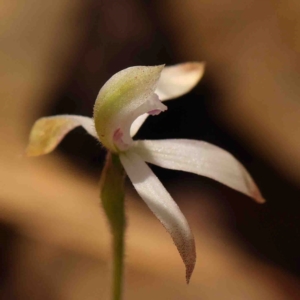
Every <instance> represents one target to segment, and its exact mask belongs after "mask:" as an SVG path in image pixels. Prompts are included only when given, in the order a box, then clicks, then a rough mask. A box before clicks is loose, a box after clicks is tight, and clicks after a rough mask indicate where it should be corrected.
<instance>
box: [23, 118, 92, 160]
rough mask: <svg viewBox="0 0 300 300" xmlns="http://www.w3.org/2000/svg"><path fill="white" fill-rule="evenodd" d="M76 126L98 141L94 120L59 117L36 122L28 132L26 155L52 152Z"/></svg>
mask: <svg viewBox="0 0 300 300" xmlns="http://www.w3.org/2000/svg"><path fill="white" fill-rule="evenodd" d="M78 126H82V127H83V128H84V129H85V130H86V131H87V132H88V133H89V134H90V135H92V136H93V137H95V138H97V139H98V136H97V133H96V131H95V128H94V120H93V119H91V118H88V117H83V116H72V115H60V116H54V117H45V118H41V119H39V120H37V121H36V122H35V124H34V125H33V128H32V130H31V132H30V137H29V144H28V146H27V149H26V154H27V155H28V156H39V155H43V154H47V153H49V152H51V151H53V150H54V149H55V148H56V147H57V145H58V144H59V143H60V142H61V140H62V139H63V138H64V137H65V135H66V134H68V133H69V132H70V131H71V130H72V129H74V128H75V127H78Z"/></svg>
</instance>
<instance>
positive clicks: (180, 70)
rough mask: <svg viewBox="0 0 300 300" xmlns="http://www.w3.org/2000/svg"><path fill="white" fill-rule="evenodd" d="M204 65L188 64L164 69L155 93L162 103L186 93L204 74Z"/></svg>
mask: <svg viewBox="0 0 300 300" xmlns="http://www.w3.org/2000/svg"><path fill="white" fill-rule="evenodd" d="M204 70H205V63H198V62H189V63H183V64H178V65H174V66H169V67H165V68H164V69H163V71H162V73H161V76H160V79H159V82H158V86H157V89H156V91H155V93H156V94H157V95H158V97H159V99H160V100H162V101H165V100H170V99H174V98H177V97H180V96H182V95H184V94H186V93H188V92H189V91H190V90H191V89H192V88H194V87H195V86H196V84H197V83H198V82H199V81H200V79H201V78H202V76H203V74H204Z"/></svg>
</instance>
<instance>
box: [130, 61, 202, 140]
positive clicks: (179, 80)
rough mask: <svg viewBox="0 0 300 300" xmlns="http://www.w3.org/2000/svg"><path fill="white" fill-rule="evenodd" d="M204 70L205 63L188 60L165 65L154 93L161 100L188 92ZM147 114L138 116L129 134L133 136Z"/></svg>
mask: <svg viewBox="0 0 300 300" xmlns="http://www.w3.org/2000/svg"><path fill="white" fill-rule="evenodd" d="M204 70H205V63H198V62H189V63H183V64H177V65H174V66H168V67H165V68H164V69H163V70H162V72H161V76H160V79H159V81H158V85H157V88H156V90H155V93H156V94H157V95H158V98H159V99H160V100H161V101H166V100H171V99H174V98H178V97H180V96H182V95H184V94H186V93H188V92H189V91H190V90H191V89H192V88H193V87H195V86H196V85H197V83H198V82H199V81H200V80H201V78H202V76H203V74H204ZM148 116H149V114H144V115H141V116H140V117H138V118H137V119H136V120H135V121H134V122H133V124H132V126H131V128H130V135H131V136H134V135H135V134H136V133H137V132H138V130H139V129H140V127H141V126H142V125H143V123H144V122H145V121H146V119H147V117H148Z"/></svg>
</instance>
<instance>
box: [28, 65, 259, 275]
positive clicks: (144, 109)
mask: <svg viewBox="0 0 300 300" xmlns="http://www.w3.org/2000/svg"><path fill="white" fill-rule="evenodd" d="M203 72H204V64H202V63H185V64H179V65H175V66H171V67H164V66H163V65H162V66H154V67H143V66H138V67H131V68H128V69H125V70H122V71H120V72H118V73H117V74H115V75H114V76H112V77H111V78H110V79H109V80H108V81H107V82H106V83H105V85H104V86H103V87H102V89H101V90H100V92H99V94H98V97H97V100H96V103H95V107H94V119H92V118H88V117H83V116H72V115H61V116H55V117H46V118H42V119H39V120H38V121H37V122H36V123H35V125H34V127H33V129H32V131H31V134H30V142H29V146H28V148H27V154H28V155H30V156H37V155H42V154H46V153H49V152H51V151H52V150H53V149H54V148H55V147H56V146H57V145H58V144H59V142H60V141H61V140H62V139H63V137H64V136H65V135H66V134H67V133H68V132H69V131H70V130H72V129H74V128H75V127H77V126H82V127H83V128H85V129H86V131H87V132H88V133H89V134H91V135H92V136H94V137H95V138H96V139H98V140H99V141H100V142H101V143H102V145H103V146H105V147H106V148H107V150H109V151H111V152H113V153H115V154H117V155H119V158H120V161H121V162H122V165H123V167H124V169H125V171H126V173H127V174H128V176H129V178H130V180H131V182H132V184H133V185H134V187H135V189H136V190H137V192H138V193H139V195H140V196H141V197H142V199H143V200H144V201H145V202H146V204H147V205H148V207H149V208H150V209H151V211H152V212H153V213H154V214H155V215H156V217H157V218H158V219H159V220H160V222H161V223H162V224H163V225H164V227H165V228H166V230H167V231H168V232H169V234H170V235H171V237H172V239H173V241H174V243H175V245H176V247H177V249H178V251H179V253H180V255H181V257H182V259H183V261H184V264H185V266H186V278H187V280H189V278H190V276H191V274H192V272H193V269H194V266H195V261H196V251H195V242H194V238H193V234H192V232H191V230H190V227H189V225H188V223H187V221H186V219H185V217H184V215H183V214H182V212H181V211H180V209H179V207H178V206H177V204H176V203H175V202H174V200H173V199H172V197H171V196H170V194H169V193H168V192H167V191H166V189H165V188H164V186H163V185H162V184H161V182H160V181H159V180H158V178H157V177H156V176H155V175H154V173H153V172H152V171H151V169H150V168H149V167H148V165H147V164H146V162H148V163H151V164H155V165H158V166H160V167H164V168H168V169H173V170H182V171H186V172H192V173H195V174H198V175H201V176H206V177H209V178H212V179H214V180H217V181H219V182H221V183H223V184H225V185H227V186H229V187H231V188H233V189H235V190H237V191H239V192H242V193H244V194H246V195H248V196H250V197H252V198H253V199H254V200H256V201H257V202H261V203H262V202H264V199H263V198H262V196H261V194H260V192H259V190H258V188H257V186H256V185H255V183H254V181H253V180H252V178H251V176H250V175H249V174H248V172H247V171H246V170H245V168H244V167H243V166H242V165H241V164H240V163H239V162H238V161H237V160H236V159H235V158H234V157H233V156H232V155H230V154H229V153H228V152H226V151H224V150H222V149H220V148H218V147H217V146H214V145H211V144H208V143H205V142H201V141H194V140H184V139H170V140H156V141H150V140H149V141H148V140H145V141H133V140H132V136H134V135H135V133H136V132H137V131H138V129H139V128H140V126H141V125H142V124H143V122H144V121H145V119H146V118H147V116H148V115H149V114H150V115H156V114H158V113H160V112H162V111H165V110H166V109H167V107H166V106H165V105H164V104H163V103H162V102H161V101H165V100H169V99H173V98H176V97H179V96H181V95H183V94H185V93H187V92H188V91H190V90H191V89H192V88H193V87H194V86H195V85H196V84H197V83H198V81H199V80H200V79H201V77H202V75H203Z"/></svg>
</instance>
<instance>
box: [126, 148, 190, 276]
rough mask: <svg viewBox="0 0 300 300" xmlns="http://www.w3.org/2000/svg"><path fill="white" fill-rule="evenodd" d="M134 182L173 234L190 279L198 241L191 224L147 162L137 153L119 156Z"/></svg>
mask: <svg viewBox="0 0 300 300" xmlns="http://www.w3.org/2000/svg"><path fill="white" fill-rule="evenodd" d="M120 159H121V162H122V164H123V166H124V168H125V171H126V172H127V174H128V176H129V178H130V180H131V182H132V184H133V185H134V187H135V189H136V190H137V192H138V193H139V195H140V196H141V197H142V198H143V200H144V201H145V202H146V204H147V205H148V207H149V208H150V209H151V211H152V212H153V213H154V214H155V216H156V217H157V218H158V219H159V220H160V222H161V223H162V224H163V225H164V227H165V228H166V230H167V231H168V232H169V234H170V235H171V237H172V239H173V241H174V243H175V245H176V247H177V249H178V251H179V253H180V255H181V257H182V259H183V262H184V264H185V267H186V278H187V281H189V279H190V277H191V274H192V272H193V269H194V266H195V262H196V252H195V242H194V237H193V234H192V232H191V230H190V227H189V225H188V223H187V221H186V219H185V217H184V215H183V214H182V212H181V211H180V209H179V207H178V206H177V204H176V203H175V202H174V200H173V199H172V197H171V196H170V194H169V193H168V192H167V191H166V189H165V188H164V186H163V185H162V184H161V182H160V181H159V180H158V178H157V177H156V176H155V175H154V173H153V172H152V171H151V169H150V168H149V167H148V166H147V165H146V163H145V162H144V161H143V160H142V159H141V158H140V157H139V156H138V155H137V154H135V153H133V152H126V153H124V154H121V155H120Z"/></svg>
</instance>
